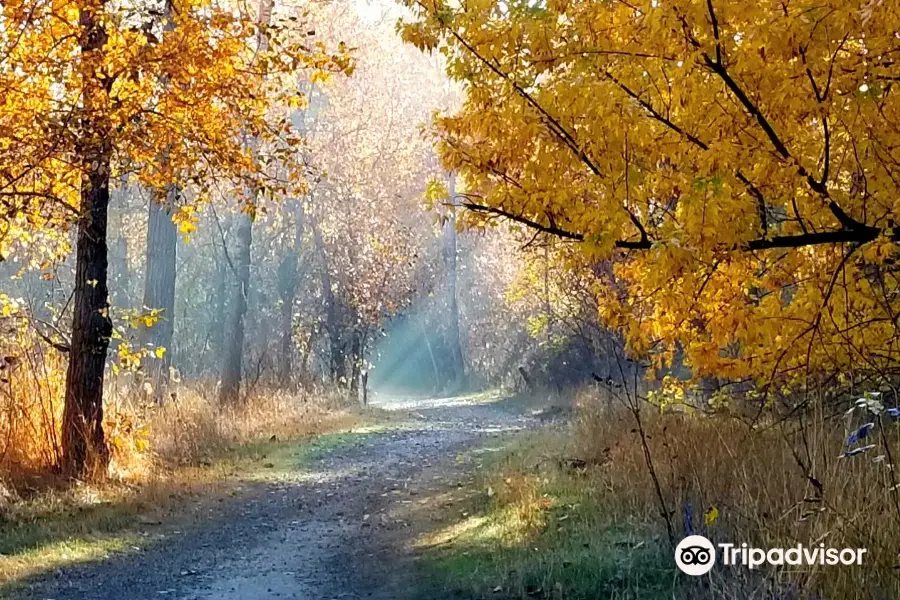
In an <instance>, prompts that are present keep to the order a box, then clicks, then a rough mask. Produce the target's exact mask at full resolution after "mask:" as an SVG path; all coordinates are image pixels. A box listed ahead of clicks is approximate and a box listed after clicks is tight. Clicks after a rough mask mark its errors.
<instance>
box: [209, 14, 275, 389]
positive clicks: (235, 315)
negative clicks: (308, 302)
mask: <svg viewBox="0 0 900 600" xmlns="http://www.w3.org/2000/svg"><path fill="white" fill-rule="evenodd" d="M273 5H274V0H260V2H259V17H258V19H257V22H258V23H259V24H260V25H261V26H262V27H260V28H259V31H258V32H257V45H258V47H259V50H260V51H265V50H266V49H267V48H268V43H269V40H268V38H267V37H266V34H265V26H268V25H269V23H270V22H271V20H272V7H273ZM250 144H251V148H252V149H255V147H256V145H257V140H251V142H250ZM255 199H256V198H254V200H255ZM252 243H253V216H252V214H251V213H250V212H244V213H242V214H241V215H240V217H239V220H238V229H237V252H236V255H235V260H234V265H233V266H234V270H235V276H236V277H235V279H236V281H235V282H234V287H233V288H232V294H231V298H232V299H231V318H230V319H229V323H228V333H229V338H228V344H227V345H226V347H225V362H224V364H223V366H222V388H221V390H220V391H219V400H220V402H222V403H223V404H237V403H238V401H239V400H240V398H241V377H242V374H243V373H242V369H243V362H242V359H243V356H244V319H245V318H246V316H247V297H248V295H249V293H250V246H251V245H252Z"/></svg>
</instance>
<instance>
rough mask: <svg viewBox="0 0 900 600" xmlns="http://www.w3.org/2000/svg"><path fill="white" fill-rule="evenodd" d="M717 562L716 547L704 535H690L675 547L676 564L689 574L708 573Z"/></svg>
mask: <svg viewBox="0 0 900 600" xmlns="http://www.w3.org/2000/svg"><path fill="white" fill-rule="evenodd" d="M715 563H716V549H715V547H714V546H713V544H712V542H711V541H709V540H708V539H706V538H705V537H703V536H702V535H689V536H688V537H686V538H684V539H683V540H681V543H680V544H678V546H677V547H676V548H675V564H676V565H678V568H679V569H681V570H682V571H684V572H685V573H687V574H688V575H706V574H707V573H709V570H710V569H712V568H713V565H714V564H715Z"/></svg>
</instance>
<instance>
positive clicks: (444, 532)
mask: <svg viewBox="0 0 900 600" xmlns="http://www.w3.org/2000/svg"><path fill="white" fill-rule="evenodd" d="M567 444H568V434H567V433H566V432H561V431H550V432H547V431H546V430H545V431H543V432H540V433H534V432H529V433H525V434H520V435H518V436H516V437H514V438H513V439H512V440H510V442H509V443H508V444H507V445H506V447H505V448H504V449H503V450H501V451H500V452H495V453H491V454H490V455H487V457H486V458H484V459H483V461H482V462H481V467H480V470H479V473H478V475H477V476H476V479H475V484H474V485H475V487H476V488H477V490H478V493H476V494H474V495H471V496H469V499H468V500H467V501H466V504H465V505H464V506H463V508H462V510H460V509H459V506H454V512H455V514H456V515H458V517H457V518H455V519H453V522H452V523H450V524H449V525H447V526H445V527H443V528H440V529H438V530H436V531H432V532H431V533H429V534H428V535H426V536H424V537H423V538H421V539H420V540H419V541H418V543H417V549H418V551H419V552H420V553H421V555H422V559H421V560H420V562H419V564H420V566H421V568H422V569H423V570H424V573H423V579H425V580H429V581H431V582H432V585H431V587H430V589H428V590H427V591H426V592H425V594H426V595H427V597H437V596H439V595H440V594H448V593H449V594H453V595H456V596H459V597H466V598H547V599H550V598H552V599H571V600H581V599H584V600H587V599H591V600H593V599H596V598H612V599H626V598H635V599H636V598H640V599H652V598H671V597H672V596H671V595H672V591H673V581H674V573H673V568H674V567H673V564H672V560H671V556H670V555H669V550H668V543H667V542H666V541H665V540H663V539H661V538H660V537H659V535H658V532H657V529H658V528H657V527H655V526H654V525H653V524H652V523H649V522H646V521H643V520H641V519H622V518H619V517H618V515H617V514H616V513H614V512H611V511H609V510H607V507H605V506H604V501H603V494H602V491H601V490H598V489H597V487H596V486H595V480H594V479H593V478H592V477H590V475H589V474H588V473H586V472H585V471H583V470H578V469H570V468H568V467H567V466H566V464H565V462H561V461H559V460H557V459H558V458H559V456H560V452H561V450H562V449H563V448H565V446H566V445H567ZM548 453H549V454H548Z"/></svg>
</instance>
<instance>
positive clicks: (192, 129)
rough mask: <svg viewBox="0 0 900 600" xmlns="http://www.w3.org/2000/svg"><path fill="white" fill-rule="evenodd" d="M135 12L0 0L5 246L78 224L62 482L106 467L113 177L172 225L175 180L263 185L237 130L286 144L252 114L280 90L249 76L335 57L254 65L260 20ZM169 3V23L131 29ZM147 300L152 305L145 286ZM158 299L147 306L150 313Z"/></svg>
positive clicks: (90, 0) (299, 53)
mask: <svg viewBox="0 0 900 600" xmlns="http://www.w3.org/2000/svg"><path fill="white" fill-rule="evenodd" d="M147 8H148V10H146V11H135V10H132V8H129V7H128V6H126V5H121V4H114V3H109V2H106V1H105V0H87V1H84V2H72V3H69V4H67V5H66V7H65V12H64V13H60V12H59V11H58V10H57V6H56V5H51V4H47V3H43V2H37V1H25V2H17V3H13V4H7V5H5V6H4V9H3V13H2V15H0V55H2V56H3V64H4V69H3V73H4V75H3V76H2V78H3V82H2V84H3V88H4V95H5V98H6V101H5V102H4V104H3V106H2V107H0V123H2V124H3V125H2V127H0V145H2V147H3V148H6V150H4V151H3V152H0V190H2V191H0V195H2V198H3V200H4V208H5V214H4V215H3V223H4V226H5V228H6V231H7V234H6V236H5V238H6V239H5V245H6V246H7V248H11V245H15V244H16V243H18V242H17V241H19V240H24V239H27V238H29V237H30V236H32V235H34V234H35V232H41V233H40V235H42V236H44V235H47V234H48V233H55V234H56V235H59V236H64V235H65V232H66V229H67V227H68V224H69V223H70V222H74V223H75V226H76V229H77V235H76V274H75V281H74V295H73V298H72V303H71V306H72V312H73V317H72V318H73V320H72V332H71V341H70V344H69V352H68V355H69V366H68V374H67V383H66V389H67V391H66V410H65V419H64V423H63V446H64V461H65V464H64V465H63V466H64V468H65V470H66V471H67V472H69V473H71V474H72V475H75V476H80V475H82V474H84V473H86V472H88V471H90V470H92V469H99V470H101V471H102V469H103V467H104V465H105V461H106V452H105V443H104V436H103V429H102V423H103V381H104V369H105V364H106V351H107V348H108V345H109V342H110V338H111V335H112V333H113V326H112V322H111V318H110V313H109V310H110V307H109V300H108V296H109V291H108V247H107V219H108V209H109V198H110V189H111V187H112V182H113V181H114V178H115V180H118V179H119V178H120V177H123V176H127V177H130V178H134V179H135V180H136V181H139V182H140V183H141V184H142V185H144V186H146V187H148V188H150V189H154V190H160V195H161V196H162V198H163V199H164V200H165V204H166V205H167V206H166V207H165V208H166V213H167V214H166V218H167V219H174V220H175V221H179V222H181V223H186V222H187V221H186V220H185V218H184V217H185V215H184V214H182V213H181V212H180V211H175V213H174V214H171V213H172V210H171V209H172V206H171V204H172V202H171V200H172V199H173V191H174V189H175V187H174V186H179V185H183V186H187V185H190V186H191V187H192V189H193V193H194V197H195V198H198V199H199V198H201V197H203V196H204V195H205V194H206V193H207V191H208V189H209V187H208V186H209V185H210V184H211V182H213V181H214V180H218V181H219V182H223V181H251V182H254V185H257V186H259V187H261V188H264V189H271V188H272V187H273V186H272V185H271V181H270V179H269V178H267V177H265V176H264V170H263V169H262V167H261V164H260V163H259V162H258V161H252V160H248V157H247V154H246V152H245V151H244V149H243V147H242V145H241V143H240V135H239V134H240V132H242V131H250V132H253V134H254V135H257V136H261V137H262V138H264V139H267V138H269V137H271V136H277V137H278V139H279V140H280V141H281V142H284V140H285V139H286V136H285V130H284V127H283V123H282V121H281V120H280V119H273V118H272V117H271V115H268V114H266V110H267V107H269V106H270V105H271V104H272V103H273V102H276V101H278V97H279V94H278V92H277V90H275V89H273V88H269V87H267V86H265V85H264V77H263V76H264V75H266V74H274V73H278V74H287V73H292V72H294V71H295V70H296V69H297V68H303V67H308V68H321V69H342V68H344V67H345V66H346V64H347V63H346V60H345V59H343V58H332V57H330V56H328V55H326V54H325V53H324V52H322V51H321V50H319V49H316V50H311V49H309V48H308V47H307V46H306V45H304V44H303V43H302V41H298V40H297V39H296V38H295V39H294V40H293V41H291V39H290V38H289V37H286V36H285V37H280V38H279V42H278V44H277V51H275V52H269V53H267V54H266V60H265V61H264V63H260V62H259V61H258V60H257V61H256V62H254V56H253V53H252V52H251V47H250V45H249V42H250V41H251V40H252V38H253V35H254V33H255V32H256V31H257V30H258V29H259V27H258V26H257V25H256V24H255V22H254V19H253V18H250V17H247V16H245V15H241V14H238V13H235V12H233V11H232V10H230V9H228V10H225V9H224V8H223V7H220V6H218V5H216V4H213V3H206V2H190V3H182V2H175V3H174V4H172V5H169V4H166V3H161V5H160V6H158V7H153V6H148V7H147ZM169 8H172V9H173V12H174V14H175V20H176V26H175V27H168V26H167V25H166V23H165V21H164V20H158V19H153V18H150V19H149V20H145V18H146V15H165V14H166V13H167V11H168V9H169ZM260 64H265V67H264V68H260V67H259V65H260ZM251 65H256V66H255V67H253V68H251ZM161 157H164V159H163V160H161ZM279 187H283V183H279ZM155 222H156V224H157V225H162V229H166V228H168V225H166V224H165V223H164V220H162V219H159V220H156V221H155ZM154 231H155V232H159V229H158V228H155V229H154ZM168 239H171V235H170V234H169V237H168ZM167 248H169V249H170V248H171V244H169V245H168V246H167ZM164 254H165V256H164V257H163V258H164V260H163V262H164V263H165V264H164V267H163V268H162V271H163V272H164V273H165V274H166V275H165V276H164V277H163V276H160V277H158V276H157V275H155V273H156V270H155V263H154V264H153V265H151V267H152V268H151V269H150V271H149V273H150V275H149V277H150V279H151V283H152V282H154V281H156V280H157V279H160V280H162V279H166V278H168V277H169V274H171V272H172V271H171V256H172V255H171V252H170V251H168V250H167V251H166V252H165V253H164ZM154 287H156V286H153V285H151V286H150V288H151V291H152V290H153V288H154ZM148 299H150V300H151V301H153V302H156V301H157V300H156V298H155V294H154V293H151V294H150V297H148ZM169 303H170V300H169V299H168V298H160V304H162V305H163V306H161V307H160V308H164V309H165V308H167V306H165V305H167V304H169ZM169 318H171V315H167V319H169Z"/></svg>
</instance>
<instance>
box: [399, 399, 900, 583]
mask: <svg viewBox="0 0 900 600" xmlns="http://www.w3.org/2000/svg"><path fill="white" fill-rule="evenodd" d="M870 403H871V402H870ZM862 404H863V403H858V405H857V406H855V407H854V408H852V409H850V410H849V411H848V413H847V414H845V415H844V416H843V417H842V418H837V419H833V418H832V419H819V420H818V421H817V420H815V419H814V418H813V419H811V421H812V422H811V423H810V422H807V423H805V424H801V423H800V422H799V420H791V421H788V422H786V423H775V422H769V423H766V424H763V425H759V426H757V427H755V428H754V427H750V426H748V424H747V423H746V422H744V421H742V420H740V419H738V418H735V416H734V415H732V414H729V413H727V412H724V411H723V412H716V413H708V414H688V412H687V411H686V410H685V411H682V410H659V409H658V408H654V407H651V406H644V407H643V408H642V411H641V419H640V426H638V424H637V423H636V422H635V419H634V414H633V413H632V411H631V410H630V409H628V408H626V407H623V406H622V405H621V404H618V403H617V402H616V401H615V400H613V399H612V398H611V397H609V395H608V394H605V393H598V392H597V391H596V390H592V391H590V392H582V393H580V394H579V395H578V399H577V402H576V406H575V410H574V413H573V418H572V420H571V421H570V422H568V423H566V424H565V425H560V426H558V427H553V428H541V429H540V430H537V431H531V432H527V433H523V434H520V435H519V436H518V437H517V439H515V440H514V441H513V442H512V443H511V444H510V445H509V446H508V447H507V448H506V449H505V450H504V451H503V452H500V453H498V454H496V455H495V456H494V457H493V458H492V459H489V460H486V461H484V463H483V464H482V465H481V468H480V471H479V474H478V478H477V484H476V487H477V488H478V489H477V491H478V493H477V494H476V495H475V496H474V500H470V501H469V504H468V506H466V507H465V508H464V510H463V511H461V512H458V513H457V518H456V519H454V520H453V522H452V524H451V525H449V526H447V527H444V528H441V529H439V530H437V531H432V532H431V533H429V534H428V535H427V536H425V537H423V538H422V539H420V540H419V541H418V544H417V547H418V550H419V551H420V552H421V553H422V554H423V556H424V560H423V561H422V562H421V564H423V565H424V569H425V571H426V573H427V576H428V578H429V579H431V580H432V581H435V582H436V584H435V585H436V588H437V590H432V592H434V593H438V592H441V593H444V592H447V591H448V590H452V591H455V592H456V593H459V594H462V595H463V596H464V597H473V598H546V599H555V600H558V599H567V600H576V599H577V600H588V599H593V598H634V599H638V598H640V599H649V598H684V599H688V598H691V599H694V598H727V599H730V598H735V599H737V598H765V599H770V600H774V599H778V600H799V599H801V598H842V599H855V598H860V599H862V598H895V597H898V594H900V577H898V574H897V573H898V571H897V566H896V565H897V555H896V545H895V541H896V539H897V538H898V535H900V518H898V517H900V513H898V512H897V511H898V509H897V503H896V500H897V499H896V491H894V489H893V485H895V484H892V483H891V481H892V473H891V469H890V468H889V466H888V462H889V460H890V459H888V458H886V456H889V455H892V454H893V455H896V453H897V452H898V451H900V445H898V436H897V432H896V430H895V427H896V426H895V425H894V424H893V421H892V420H891V419H890V418H887V419H884V420H881V424H880V425H879V426H878V427H879V431H878V432H877V433H876V432H874V431H872V430H870V432H869V433H868V434H867V435H866V437H867V439H864V440H860V441H859V442H866V443H867V444H874V445H875V446H876V448H873V449H872V450H871V452H873V454H872V455H871V456H864V455H863V453H857V454H852V453H851V452H852V448H853V447H854V446H853V444H856V443H857V442H853V440H852V439H851V441H852V442H853V444H851V445H850V447H848V435H853V433H854V432H858V431H859V428H857V427H856V426H855V425H854V423H855V419H857V418H859V417H862V418H869V417H867V416H866V415H864V414H862V413H863V412H867V411H868V408H866V407H864V406H862ZM869 415H871V413H869ZM873 418H874V419H875V421H876V422H878V421H879V418H878V417H873ZM882 427H883V429H882ZM868 436H871V438H869V437H868ZM645 450H646V452H645ZM876 455H877V456H876ZM648 457H649V461H650V464H652V475H653V476H655V478H656V479H657V480H658V481H659V491H658V492H657V490H656V486H655V484H654V480H653V477H652V476H651V470H650V468H648ZM879 457H880V458H879ZM808 458H810V459H811V462H809V463H807V462H806V461H807V459H808ZM801 465H803V466H801ZM457 509H458V507H454V509H453V510H454V511H456V510H457ZM459 515H464V516H462V517H460V516H459ZM666 521H668V526H669V527H671V528H672V531H673V534H674V537H675V542H676V543H677V541H679V540H680V539H682V538H683V537H685V536H688V535H695V534H697V535H703V536H705V537H707V538H709V539H710V540H712V541H713V543H715V544H718V543H735V544H737V545H738V546H740V544H742V543H747V544H749V545H750V546H751V547H761V548H776V547H781V548H790V547H795V546H796V545H797V544H798V543H800V544H803V545H804V546H806V547H811V546H818V545H819V544H824V545H825V547H832V548H866V549H867V550H868V552H867V555H866V560H865V563H864V564H863V565H862V566H850V567H847V566H828V565H815V566H812V567H807V566H801V567H790V566H784V567H764V568H761V569H757V570H754V571H748V570H747V569H746V568H743V569H737V568H734V567H724V566H720V565H718V564H717V565H716V567H715V568H714V569H713V570H712V571H711V572H710V574H709V575H708V576H706V577H697V578H694V577H687V576H685V575H683V574H681V573H679V572H678V571H677V570H675V569H673V568H672V554H673V544H672V543H671V542H670V541H669V540H668V537H667V525H666Z"/></svg>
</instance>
